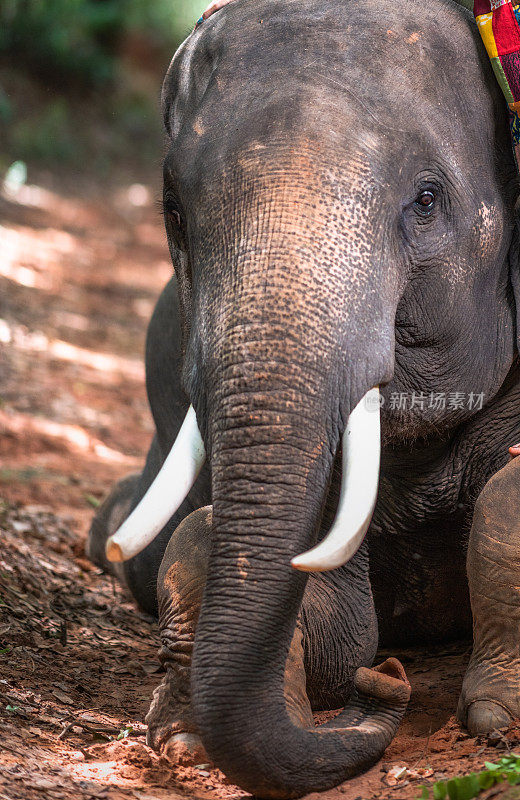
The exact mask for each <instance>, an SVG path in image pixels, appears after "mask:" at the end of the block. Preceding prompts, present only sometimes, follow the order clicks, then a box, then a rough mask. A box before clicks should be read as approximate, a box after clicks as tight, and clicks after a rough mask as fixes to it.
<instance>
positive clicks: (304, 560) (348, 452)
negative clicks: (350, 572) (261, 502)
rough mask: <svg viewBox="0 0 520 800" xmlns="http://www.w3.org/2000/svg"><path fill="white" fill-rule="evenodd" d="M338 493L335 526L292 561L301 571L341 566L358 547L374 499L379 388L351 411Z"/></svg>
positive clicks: (372, 508) (377, 445) (377, 454)
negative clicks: (317, 542) (313, 545)
mask: <svg viewBox="0 0 520 800" xmlns="http://www.w3.org/2000/svg"><path fill="white" fill-rule="evenodd" d="M342 443H343V464H342V466H343V474H342V478H341V494H340V498H339V504H338V511H337V513H336V518H335V520H334V524H333V526H332V528H331V529H330V531H329V533H328V534H327V536H326V537H325V538H324V539H323V541H321V542H320V543H319V544H318V545H316V547H313V548H312V550H309V551H308V552H306V553H302V554H301V555H299V556H296V558H293V560H292V561H291V565H292V566H293V567H294V568H295V569H300V570H303V571H304V572H324V571H325V570H329V569H336V567H342V566H343V564H346V563H347V561H349V560H350V559H351V558H352V556H353V555H354V553H356V552H357V550H358V548H359V547H360V546H361V543H362V541H363V539H364V538H365V534H366V532H367V530H368V526H369V525H370V520H371V519H372V514H373V512H374V506H375V504H376V499H377V487H378V482H379V462H380V458H381V414H380V395H379V388H378V387H375V388H374V389H370V391H369V392H367V393H366V395H365V396H364V397H363V399H362V400H361V401H360V402H359V403H358V404H357V406H356V407H355V409H354V410H353V411H352V413H351V415H350V417H349V420H348V425H347V428H346V430H345V433H344V434H343V440H342Z"/></svg>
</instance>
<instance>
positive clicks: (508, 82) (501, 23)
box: [473, 0, 520, 164]
mask: <svg viewBox="0 0 520 800" xmlns="http://www.w3.org/2000/svg"><path fill="white" fill-rule="evenodd" d="M473 13H474V14H475V19H476V20H477V25H478V28H479V31H480V34H481V36H482V39H483V41H484V44H485V45H486V50H487V51H488V55H489V57H490V59H491V63H492V65H493V69H494V71H495V75H496V76H497V79H498V82H499V84H500V86H501V88H502V91H503V92H504V95H505V97H506V101H507V103H508V105H509V111H510V114H511V132H512V135H513V145H514V147H515V152H516V157H517V162H518V163H519V164H520V4H514V3H513V2H511V0H475V4H474V7H473Z"/></svg>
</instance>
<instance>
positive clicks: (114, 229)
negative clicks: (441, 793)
mask: <svg viewBox="0 0 520 800" xmlns="http://www.w3.org/2000/svg"><path fill="white" fill-rule="evenodd" d="M39 184H40V185H39V186H26V187H22V188H21V189H20V190H19V191H18V192H17V193H16V194H15V195H6V194H5V193H4V195H3V196H2V197H0V215H1V219H2V226H1V227H0V252H1V261H0V342H1V343H2V344H1V347H2V350H1V360H0V398H1V402H0V430H1V434H2V436H1V441H0V497H1V498H2V508H1V511H0V530H1V533H0V537H1V538H0V800H6V798H8V800H17V798H20V797H23V798H30V800H32V799H33V798H34V799H36V798H43V797H49V798H66V800H72V798H74V800H78V798H80V799H81V800H83V798H91V797H106V798H111V799H114V798H123V797H124V798H127V797H131V798H134V797H135V798H138V799H139V800H154V798H156V799H159V798H167V797H168V798H171V797H172V796H183V797H200V798H215V800H217V798H224V799H225V798H228V797H240V796H243V793H242V792H241V791H240V790H239V789H237V788H236V787H233V786H230V785H228V784H227V783H226V781H225V779H224V777H223V776H222V774H221V773H219V772H218V770H212V769H209V768H205V767H206V765H202V766H200V767H199V768H198V769H197V768H172V767H171V766H170V765H169V764H168V763H166V762H164V761H161V760H160V759H159V758H158V757H157V756H156V755H155V754H154V753H153V752H152V751H151V750H150V749H149V748H148V747H147V746H146V744H145V729H144V725H143V720H144V716H145V714H146V711H147V708H148V705H149V702H150V696H151V692H152V690H153V688H154V687H155V686H156V684H157V683H158V681H159V679H160V676H159V674H158V673H159V671H160V667H159V664H158V661H157V659H156V651H157V646H158V642H157V631H156V626H155V624H154V622H153V620H150V619H148V618H146V617H144V616H143V615H142V614H140V613H139V612H138V611H137V610H136V609H135V608H134V607H133V606H132V604H131V603H129V602H127V601H126V600H125V598H124V597H123V595H122V592H121V590H120V589H119V587H118V586H116V585H115V584H114V582H113V581H112V580H111V579H110V578H107V577H105V576H103V575H101V574H100V572H99V571H98V570H97V569H96V568H94V567H93V566H92V565H91V564H90V563H89V562H88V561H87V560H86V559H85V557H84V555H83V548H84V541H85V535H86V530H87V527H88V522H89V519H90V517H91V515H92V513H93V507H94V506H95V505H96V504H97V502H98V501H99V499H100V498H102V497H103V495H104V494H105V492H106V491H107V489H108V488H109V487H110V485H111V484H112V483H113V482H114V481H115V480H116V479H117V478H119V477H121V476H123V475H125V474H126V473H128V472H130V471H134V470H135V469H137V468H139V467H140V465H141V464H142V461H143V457H144V454H145V452H146V449H147V446H148V442H149V440H150V436H151V433H152V423H151V419H150V415H149V412H148V408H147V403H146V397H145V391H144V383H143V379H144V370H143V363H142V352H143V344H144V335H145V329H146V324H147V320H148V318H149V316H150V313H151V311H152V308H153V304H154V301H155V298H156V297H157V295H158V293H159V291H160V289H161V287H162V286H163V285H164V283H165V282H166V280H167V279H168V277H169V275H170V264H169V259H168V254H167V249H166V245H165V240H164V236H163V232H162V225H161V220H160V217H159V213H158V212H157V209H156V207H155V203H154V191H155V190H154V189H150V187H145V186H142V185H137V186H132V187H131V186H117V187H116V186H112V187H110V186H109V187H107V186H103V187H100V186H99V185H98V186H89V185H87V184H83V183H81V184H80V185H78V186H73V187H70V186H69V187H68V189H67V188H64V185H61V188H56V187H52V186H51V184H50V179H49V178H48V177H47V178H43V179H42V180H40V181H39ZM101 194H102V197H100V195H101ZM393 655H398V656H399V657H400V658H401V659H402V661H403V663H404V665H405V668H406V670H407V673H408V676H409V678H410V681H411V683H412V687H413V695H412V700H411V703H410V708H409V711H408V713H407V715H406V718H405V720H404V722H403V724H402V726H401V729H400V731H399V734H398V736H397V738H396V739H395V741H394V742H393V743H392V745H391V746H390V747H389V748H388V751H387V753H386V754H385V758H384V759H383V761H382V762H381V763H379V764H378V765H376V766H375V767H374V768H373V769H372V770H370V772H368V773H367V774H366V775H364V776H362V777H360V778H357V779H355V780H352V781H350V782H348V783H346V784H344V785H343V786H340V787H338V788H337V789H335V790H333V791H330V792H328V793H327V795H326V796H327V797H328V799H329V800H339V798H342V800H375V799H376V798H379V799H380V800H381V799H383V800H384V799H386V798H396V799H398V800H411V799H412V798H415V797H418V795H419V794H420V790H419V788H418V787H419V785H420V784H421V783H422V782H427V783H430V782H431V781H433V780H438V779H440V778H443V777H448V776H452V775H455V774H461V773H464V772H467V771H471V770H474V769H479V768H480V767H481V766H482V765H483V762H484V760H486V759H487V760H493V759H496V758H499V757H500V755H501V752H499V751H500V750H501V749H507V748H508V747H513V746H515V745H516V744H517V743H518V742H520V733H519V731H518V730H517V729H513V730H512V731H511V732H510V733H509V734H508V737H505V738H504V737H502V738H500V737H497V739H496V742H495V744H496V746H495V747H493V746H490V744H491V741H487V742H486V741H483V742H481V741H477V740H475V739H470V738H469V737H468V736H467V734H465V733H464V731H462V730H461V729H460V728H459V726H458V725H457V723H456V722H455V720H454V717H453V714H454V710H455V708H456V704H457V697H458V693H459V689H460V685H461V680H462V675H463V672H464V667H465V664H466V662H467V659H468V655H469V645H467V644H466V645H460V646H454V647H450V648H445V649H443V650H439V651H436V652H429V653H425V652H418V651H417V652H406V653H394V654H393ZM383 656H384V654H382V657H383ZM400 764H402V765H403V766H405V767H406V768H407V769H406V770H404V771H403V770H401V772H402V774H401V775H398V776H397V777H394V775H395V773H396V770H395V769H392V768H393V767H395V766H396V765H400ZM391 784H395V785H391ZM499 791H501V790H499ZM483 796H484V795H483ZM489 796H491V795H489ZM493 796H496V790H493Z"/></svg>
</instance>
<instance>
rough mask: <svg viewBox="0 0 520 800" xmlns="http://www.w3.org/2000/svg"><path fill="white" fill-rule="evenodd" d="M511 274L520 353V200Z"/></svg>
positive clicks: (510, 265)
mask: <svg viewBox="0 0 520 800" xmlns="http://www.w3.org/2000/svg"><path fill="white" fill-rule="evenodd" d="M509 274H510V276H511V286H512V287H513V294H514V297H515V305H516V347H517V350H518V352H519V353H520V200H518V201H517V204H516V209H515V220H514V230H513V238H512V240H511V247H510V249H509Z"/></svg>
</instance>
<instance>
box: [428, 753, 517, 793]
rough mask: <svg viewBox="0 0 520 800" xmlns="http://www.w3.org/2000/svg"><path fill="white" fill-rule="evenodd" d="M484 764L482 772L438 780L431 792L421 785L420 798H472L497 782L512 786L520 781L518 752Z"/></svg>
mask: <svg viewBox="0 0 520 800" xmlns="http://www.w3.org/2000/svg"><path fill="white" fill-rule="evenodd" d="M484 766H485V769H484V770H482V771H481V772H471V773H470V774H469V775H463V776H462V777H460V778H452V779H451V780H449V781H437V783H434V785H433V787H432V788H431V792H430V789H429V788H428V787H427V786H421V787H420V788H421V789H422V792H421V794H420V795H419V798H420V800H430V798H433V800H448V799H449V800H472V798H473V797H478V795H479V794H480V793H481V792H483V791H484V790H485V789H490V788H491V787H492V786H495V785H496V784H497V783H504V782H506V781H507V783H509V784H510V785H511V786H515V785H516V784H519V783H520V755H517V754H516V753H510V754H509V755H507V756H504V758H501V759H500V761H499V762H498V763H497V764H493V763H491V762H490V761H486V762H484Z"/></svg>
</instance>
